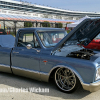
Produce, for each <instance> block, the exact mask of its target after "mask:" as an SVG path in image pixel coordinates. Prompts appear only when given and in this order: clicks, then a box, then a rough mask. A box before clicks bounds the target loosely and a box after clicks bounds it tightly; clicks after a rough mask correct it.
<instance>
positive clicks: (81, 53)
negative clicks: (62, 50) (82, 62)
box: [66, 49, 95, 60]
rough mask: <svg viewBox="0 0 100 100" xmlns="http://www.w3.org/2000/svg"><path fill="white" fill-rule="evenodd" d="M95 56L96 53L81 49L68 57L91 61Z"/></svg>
mask: <svg viewBox="0 0 100 100" xmlns="http://www.w3.org/2000/svg"><path fill="white" fill-rule="evenodd" d="M94 54H95V53H94V52H93V51H92V50H88V49H81V50H79V51H74V52H71V53H69V54H68V55H67V56H66V57H74V58H80V59H86V60H89V59H90V57H91V56H93V55H94Z"/></svg>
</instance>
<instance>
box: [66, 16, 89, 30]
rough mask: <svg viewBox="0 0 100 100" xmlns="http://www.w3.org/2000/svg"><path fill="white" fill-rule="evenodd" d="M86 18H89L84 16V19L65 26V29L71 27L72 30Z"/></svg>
mask: <svg viewBox="0 0 100 100" xmlns="http://www.w3.org/2000/svg"><path fill="white" fill-rule="evenodd" d="M86 18H90V17H88V16H87V15H86V16H85V17H83V18H81V19H79V20H78V21H77V22H75V23H72V24H67V27H72V28H74V27H76V26H77V25H78V24H79V23H81V22H82V21H83V20H84V19H86Z"/></svg>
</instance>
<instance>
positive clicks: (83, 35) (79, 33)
mask: <svg viewBox="0 0 100 100" xmlns="http://www.w3.org/2000/svg"><path fill="white" fill-rule="evenodd" d="M99 33H100V18H87V19H85V20H83V21H82V22H81V23H80V24H79V25H77V26H76V27H75V28H74V29H73V30H72V31H71V32H70V33H69V34H68V35H66V36H65V37H64V38H63V39H62V40H61V41H60V42H59V43H58V44H57V45H56V46H55V47H54V48H53V50H52V53H53V52H54V51H56V50H57V49H60V48H62V47H63V46H65V45H68V44H69V45H71V44H76V45H77V44H80V45H85V46H87V45H88V44H89V43H90V42H91V41H92V40H93V39H94V38H95V37H96V36H97V35H98V34H99Z"/></svg>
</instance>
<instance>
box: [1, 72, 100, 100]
mask: <svg viewBox="0 0 100 100" xmlns="http://www.w3.org/2000/svg"><path fill="white" fill-rule="evenodd" d="M12 88H13V89H15V90H18V89H20V90H21V89H27V88H35V89H38V88H40V89H49V92H39V91H38V92H36V91H35V92H33V91H29V90H28V91H27V90H25V91H26V92H19V91H17V92H15V91H14V92H13V90H12V91H11V90H9V89H12ZM3 89H7V90H9V91H3ZM0 100H100V90H99V91H96V92H93V93H90V92H88V91H85V90H83V89H82V87H80V88H79V89H78V90H77V91H75V92H74V93H72V94H67V93H63V92H61V91H59V90H58V88H57V87H56V86H55V85H54V83H53V82H49V83H46V82H40V81H36V80H33V79H28V78H25V77H20V76H15V75H11V74H7V73H0Z"/></svg>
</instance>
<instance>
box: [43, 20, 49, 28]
mask: <svg viewBox="0 0 100 100" xmlns="http://www.w3.org/2000/svg"><path fill="white" fill-rule="evenodd" d="M42 26H43V27H50V23H49V22H48V21H44V23H42Z"/></svg>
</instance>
